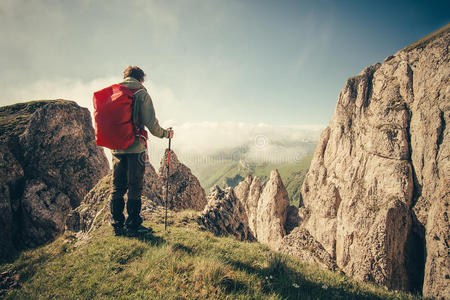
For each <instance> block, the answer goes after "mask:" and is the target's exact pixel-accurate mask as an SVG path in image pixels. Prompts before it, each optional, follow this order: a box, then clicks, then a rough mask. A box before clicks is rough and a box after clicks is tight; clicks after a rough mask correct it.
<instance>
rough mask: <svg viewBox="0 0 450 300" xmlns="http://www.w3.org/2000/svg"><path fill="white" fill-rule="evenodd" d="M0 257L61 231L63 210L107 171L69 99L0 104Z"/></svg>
mask: <svg viewBox="0 0 450 300" xmlns="http://www.w3.org/2000/svg"><path fill="white" fill-rule="evenodd" d="M0 141H1V145H0V157H1V159H0V224H1V227H0V245H1V247H0V256H1V257H2V258H4V257H8V256H10V255H11V254H13V253H14V250H15V249H17V248H22V247H33V246H37V245H40V244H43V243H45V242H47V241H49V240H52V239H53V238H55V237H56V236H57V235H58V234H60V233H61V232H62V231H63V230H64V224H65V220H66V216H67V214H68V212H69V210H70V209H71V208H73V207H76V206H78V205H79V203H80V201H81V200H82V199H83V197H84V195H85V194H86V193H87V192H88V191H89V190H90V189H91V188H92V187H93V186H94V185H95V184H96V183H97V181H98V180H99V179H100V178H102V177H103V176H105V175H106V174H107V172H108V163H107V160H106V156H105V154H104V152H103V150H102V149H101V148H99V147H97V145H96V143H95V135H94V130H93V128H92V121H91V116H90V113H89V111H88V109H86V108H81V107H79V106H78V105H77V104H76V103H75V102H73V101H65V100H53V101H34V102H28V103H20V104H15V105H11V106H5V107H0Z"/></svg>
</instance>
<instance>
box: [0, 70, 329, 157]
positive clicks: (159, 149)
mask: <svg viewBox="0 0 450 300" xmlns="http://www.w3.org/2000/svg"><path fill="white" fill-rule="evenodd" d="M120 80H121V79H120V77H115V76H106V77H103V78H97V79H95V80H92V81H88V82H83V81H81V80H73V79H59V80H57V81H45V80H41V81H37V82H35V83H33V84H31V85H29V86H26V87H24V88H22V89H13V88H11V89H10V90H6V91H5V95H6V96H7V98H6V99H8V100H7V101H3V103H1V105H8V104H13V103H17V102H24V101H31V100H38V99H59V98H61V99H68V100H74V101H76V102H77V103H78V104H79V105H80V106H82V107H87V108H88V109H89V110H90V111H91V113H92V112H93V104H92V94H93V92H94V91H97V90H100V89H102V88H104V87H106V86H108V85H111V84H113V83H117V82H119V81H120ZM151 94H152V97H153V98H154V99H156V101H155V108H156V111H157V115H158V117H159V119H160V124H161V126H163V127H169V126H171V127H173V128H174V131H175V138H174V139H173V141H172V149H173V150H174V151H176V152H177V153H179V156H180V158H181V159H184V160H186V161H189V162H190V163H208V162H210V161H211V160H214V159H215V160H217V159H230V158H232V159H235V160H236V159H239V158H243V159H245V160H249V161H266V162H289V161H293V160H296V159H299V158H301V157H303V156H304V155H305V154H306V152H308V151H311V150H310V149H311V144H312V143H315V142H316V141H317V140H318V137H319V135H320V133H321V131H322V130H323V128H324V126H322V125H291V126H281V125H279V126H276V125H270V124H266V123H259V124H254V123H246V122H214V121H204V122H196V121H195V120H194V121H192V122H183V123H180V122H177V116H178V115H181V114H183V110H184V109H185V108H184V107H183V106H182V105H179V104H180V103H179V101H178V100H177V97H176V96H175V94H174V93H173V91H172V90H171V89H170V88H168V87H164V86H159V85H158V84H155V83H151ZM167 146H168V141H167V139H159V138H156V137H151V138H150V140H149V156H150V160H151V162H152V163H153V164H154V165H156V166H159V160H160V158H161V157H162V154H163V152H164V149H165V148H167ZM106 153H107V156H108V157H109V158H110V157H111V154H110V151H109V150H106Z"/></svg>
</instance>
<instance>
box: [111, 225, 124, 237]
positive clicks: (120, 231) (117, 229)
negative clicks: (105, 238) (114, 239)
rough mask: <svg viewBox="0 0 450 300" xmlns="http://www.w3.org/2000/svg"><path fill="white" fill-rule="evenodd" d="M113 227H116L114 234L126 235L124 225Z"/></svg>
mask: <svg viewBox="0 0 450 300" xmlns="http://www.w3.org/2000/svg"><path fill="white" fill-rule="evenodd" d="M113 228H114V235H115V236H122V235H125V230H124V228H123V226H121V227H115V226H113Z"/></svg>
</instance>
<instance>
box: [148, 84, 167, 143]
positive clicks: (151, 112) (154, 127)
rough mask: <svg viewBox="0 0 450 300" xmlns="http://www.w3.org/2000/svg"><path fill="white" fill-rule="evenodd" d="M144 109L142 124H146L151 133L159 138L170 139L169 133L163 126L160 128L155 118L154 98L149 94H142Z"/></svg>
mask: <svg viewBox="0 0 450 300" xmlns="http://www.w3.org/2000/svg"><path fill="white" fill-rule="evenodd" d="M141 97H143V99H142V102H141V103H142V104H141V105H142V107H141V117H142V124H144V125H145V126H146V127H147V128H148V130H150V133H151V134H153V135H154V136H157V137H159V138H163V137H169V132H168V131H167V130H165V129H163V128H161V126H159V122H158V119H157V118H156V116H155V109H154V107H153V102H152V98H151V97H150V95H149V94H148V93H147V92H144V93H141Z"/></svg>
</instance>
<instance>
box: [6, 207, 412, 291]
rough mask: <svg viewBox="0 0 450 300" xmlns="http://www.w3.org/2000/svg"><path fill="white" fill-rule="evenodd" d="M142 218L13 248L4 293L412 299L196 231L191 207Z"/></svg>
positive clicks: (251, 245)
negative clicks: (140, 231)
mask: <svg viewBox="0 0 450 300" xmlns="http://www.w3.org/2000/svg"><path fill="white" fill-rule="evenodd" d="M169 217H170V220H171V226H170V227H169V229H168V231H166V232H165V231H164V223H163V219H164V214H163V211H162V210H161V211H157V212H156V213H155V214H154V215H152V216H151V217H149V218H147V221H146V222H145V225H146V226H151V227H152V228H153V230H154V233H153V234H148V235H145V236H142V237H139V238H130V237H115V236H114V235H113V231H112V228H111V226H110V225H108V224H104V225H102V226H100V227H99V228H98V229H97V230H95V231H93V232H91V233H90V235H89V236H88V238H87V239H86V241H84V242H83V243H78V239H77V238H76V237H75V236H73V235H71V234H65V235H64V236H62V237H60V238H58V239H57V240H56V241H54V242H53V243H50V244H48V245H46V246H43V247H40V248H37V249H34V250H29V251H25V252H23V253H21V254H20V255H19V257H18V258H17V259H16V260H15V261H13V262H11V263H9V264H3V265H0V272H4V271H12V272H13V273H14V274H18V286H19V288H16V289H11V290H8V291H7V293H6V294H5V295H4V296H5V299H29V298H31V299H34V298H44V299H47V298H57V299H58V298H64V299H66V298H73V299H87V298H89V299H91V298H100V299H112V298H114V299H116V298H119V299H137V298H138V299H143V298H144V299H334V298H336V299H349V298H351V299H419V298H420V297H418V296H414V295H411V294H407V293H403V292H394V291H386V290H385V289H384V288H382V287H378V286H376V285H373V284H367V283H361V282H356V281H354V280H352V279H350V278H348V277H346V276H344V275H342V274H340V273H339V272H330V271H324V270H321V269H318V268H317V267H316V266H314V265H309V264H305V263H303V262H301V261H299V260H298V259H296V258H294V257H290V256H287V255H284V254H281V253H277V252H273V251H271V250H270V249H269V248H268V247H266V246H264V245H261V244H259V243H249V242H240V241H237V240H235V239H233V238H230V237H216V236H214V235H213V234H211V233H209V232H205V231H201V230H200V227H199V226H198V225H197V224H196V222H195V217H196V213H195V212H193V211H184V212H180V213H173V212H171V213H170V215H169Z"/></svg>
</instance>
